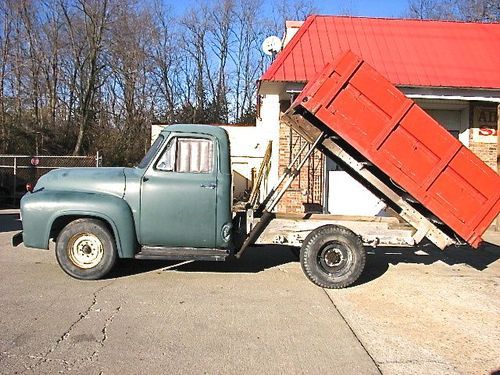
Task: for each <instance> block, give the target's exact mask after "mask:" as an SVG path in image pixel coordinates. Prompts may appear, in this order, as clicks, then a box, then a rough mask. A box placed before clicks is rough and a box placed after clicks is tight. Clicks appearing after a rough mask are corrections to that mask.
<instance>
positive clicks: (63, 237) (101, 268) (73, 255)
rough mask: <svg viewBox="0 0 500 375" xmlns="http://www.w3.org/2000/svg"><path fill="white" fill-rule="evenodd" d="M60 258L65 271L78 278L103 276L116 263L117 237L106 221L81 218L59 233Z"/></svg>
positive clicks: (58, 258)
mask: <svg viewBox="0 0 500 375" xmlns="http://www.w3.org/2000/svg"><path fill="white" fill-rule="evenodd" d="M56 258H57V262H58V263H59V265H60V266H61V268H62V269H63V270H64V272H66V273H67V274H68V275H70V276H72V277H74V278H76V279H80V280H96V279H100V278H102V277H104V276H105V275H106V274H107V273H108V272H109V271H110V270H111V269H112V268H113V266H114V264H115V262H116V258H117V251H116V244H115V240H114V238H113V236H112V234H111V233H110V231H109V230H108V228H107V227H106V225H105V224H104V223H103V222H102V221H100V220H96V219H78V220H75V221H72V222H71V223H69V224H68V225H66V226H65V227H64V228H63V230H62V231H61V233H59V236H58V237H57V241H56Z"/></svg>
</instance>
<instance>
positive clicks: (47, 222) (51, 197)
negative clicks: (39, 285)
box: [21, 190, 137, 258]
mask: <svg viewBox="0 0 500 375" xmlns="http://www.w3.org/2000/svg"><path fill="white" fill-rule="evenodd" d="M21 214H22V223H23V242H24V244H25V245H26V246H27V247H35V248H40V249H48V246H49V239H50V233H51V229H52V226H53V224H54V222H55V221H56V220H57V219H60V218H63V217H68V216H69V217H95V218H99V219H102V220H104V221H105V222H107V223H108V224H109V225H110V226H111V228H112V230H113V234H114V236H115V239H116V246H117V250H118V255H119V257H120V258H132V257H133V256H134V254H135V252H136V249H137V238H136V232H135V225H134V219H133V215H132V212H131V210H130V207H129V206H128V204H127V202H125V201H124V200H123V199H121V198H119V197H116V196H113V195H107V194H102V193H84V192H77V191H54V190H42V191H38V192H35V193H32V194H26V195H25V196H24V197H23V198H22V200H21Z"/></svg>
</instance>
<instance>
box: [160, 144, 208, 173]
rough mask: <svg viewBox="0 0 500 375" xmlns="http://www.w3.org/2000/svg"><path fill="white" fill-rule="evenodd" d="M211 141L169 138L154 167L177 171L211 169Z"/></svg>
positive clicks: (193, 171)
mask: <svg viewBox="0 0 500 375" xmlns="http://www.w3.org/2000/svg"><path fill="white" fill-rule="evenodd" d="M213 160H214V154H213V141H212V140H210V139H205V138H181V137H175V138H173V139H171V140H170V141H169V142H168V144H167V147H165V151H164V152H163V154H162V156H161V157H160V159H159V160H158V163H157V164H156V169H158V170H161V171H171V172H179V173H210V172H212V171H213Z"/></svg>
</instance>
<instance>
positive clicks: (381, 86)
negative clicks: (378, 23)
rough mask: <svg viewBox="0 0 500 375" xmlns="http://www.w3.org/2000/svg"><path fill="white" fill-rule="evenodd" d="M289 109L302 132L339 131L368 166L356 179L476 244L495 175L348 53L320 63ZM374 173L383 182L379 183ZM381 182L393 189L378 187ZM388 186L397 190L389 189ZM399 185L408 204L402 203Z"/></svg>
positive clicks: (495, 198)
mask: <svg viewBox="0 0 500 375" xmlns="http://www.w3.org/2000/svg"><path fill="white" fill-rule="evenodd" d="M296 114H299V115H301V116H302V117H303V118H304V119H305V120H306V121H301V120H297V119H295V120H291V121H288V122H289V123H290V124H291V126H292V127H293V128H295V130H297V131H298V132H299V133H300V134H302V135H306V138H307V133H310V132H311V131H312V132H314V131H313V130H314V129H313V127H315V128H316V129H317V132H319V131H320V130H321V131H324V132H326V134H327V135H329V136H330V139H335V138H336V137H338V138H337V139H338V140H339V142H341V143H342V142H345V143H346V144H348V145H349V146H352V148H353V149H354V150H355V154H356V155H352V153H351V155H350V156H352V157H353V158H351V159H352V160H354V159H356V161H358V162H361V163H364V162H365V163H370V164H371V165H373V166H374V169H375V171H372V172H366V173H367V175H366V176H368V177H364V176H363V173H361V172H360V173H357V177H358V180H361V182H367V183H368V184H369V185H370V184H371V185H374V187H375V190H378V191H382V195H385V196H386V197H387V196H389V198H390V200H392V201H393V202H394V201H396V203H397V204H398V205H399V206H401V207H403V209H404V210H406V211H407V212H408V213H409V214H411V215H413V212H411V213H410V211H412V210H415V211H418V212H417V216H419V215H420V219H418V218H416V219H415V220H414V221H415V222H418V221H421V218H422V217H427V218H429V214H430V213H432V214H433V215H435V216H436V217H437V218H439V219H440V221H441V222H442V223H444V224H445V226H443V227H446V228H447V229H450V230H451V231H452V232H453V233H452V234H450V232H451V231H449V230H445V232H446V233H447V235H448V236H449V237H452V238H453V237H455V236H454V234H457V235H458V236H460V237H461V238H462V239H463V240H465V241H466V242H467V243H469V244H470V245H471V246H473V247H478V246H479V244H480V242H481V235H482V234H483V233H484V232H485V230H486V229H487V228H488V226H489V225H490V224H491V222H492V221H493V219H494V218H495V217H496V216H497V215H498V213H499V210H500V177H499V176H498V174H497V173H496V172H495V171H493V170H492V169H491V168H489V167H488V166H487V165H486V164H484V163H483V162H482V161H481V160H480V159H479V158H478V157H477V156H476V155H474V154H473V153H472V152H471V151H470V150H468V149H467V148H466V147H465V146H464V145H462V143H460V142H459V141H458V140H457V139H455V138H454V137H453V136H452V135H451V134H450V133H449V132H448V131H447V130H446V129H445V128H443V127H442V126H441V125H440V124H439V123H437V122H436V121H435V120H434V119H432V118H431V117H430V116H429V115H428V114H426V113H425V112H424V111H423V110H422V109H421V108H420V107H419V106H418V105H416V104H415V102H413V101H412V100H411V99H408V98H407V97H406V96H405V95H404V94H403V93H402V92H401V91H399V90H398V89H397V88H396V87H395V86H393V85H392V84H391V83H390V82H389V81H388V80H387V79H385V78H384V77H383V76H381V75H380V74H379V73H378V72H376V71H375V70H374V69H373V68H372V67H371V66H369V65H368V64H367V63H366V62H364V61H363V60H361V59H360V58H359V57H358V56H356V55H354V54H353V53H351V52H347V53H345V54H344V55H342V56H340V57H339V58H337V59H336V60H335V61H334V63H332V64H329V65H327V66H326V67H325V69H324V70H323V71H322V73H321V74H320V75H319V76H318V77H317V78H316V79H315V80H314V81H311V82H309V83H308V84H307V85H306V87H305V88H304V89H303V91H302V92H301V94H300V95H299V96H298V97H297V99H296V100H295V101H294V103H293V104H292V106H291V108H290V110H289V111H288V112H287V115H288V117H289V120H290V119H291V118H292V117H294V116H295V115H296ZM286 117H287V116H285V118H286ZM295 117H296V116H295ZM313 136H314V135H313ZM328 142H330V145H329V146H328ZM337 145H338V143H335V142H334V141H332V140H328V141H325V142H324V146H325V147H326V148H327V149H330V150H331V151H332V153H333V154H341V153H343V154H345V152H343V150H337V151H336V152H334V151H335V149H336V148H338V147H337ZM357 153H359V154H360V155H357ZM360 156H361V157H360ZM360 159H365V161H363V160H360ZM346 160H347V159H346ZM349 160H350V159H349ZM344 161H345V160H344ZM353 163H355V162H354V161H353ZM354 169H356V168H354ZM357 169H358V170H359V171H361V168H357ZM373 176H376V177H373ZM372 180H373V181H372ZM379 180H381V181H383V182H385V183H382V185H383V188H381V187H380V186H378V185H379V184H380V181H379ZM387 181H391V182H392V183H393V185H394V186H396V187H397V188H395V189H392V188H388V189H389V190H390V191H389V193H387V192H386V191H384V190H387V189H386V188H387V185H389V184H387ZM395 191H397V194H396V195H397V196H396V195H394V194H392V192H395ZM402 192H405V193H407V195H408V196H407V197H406V198H405V200H409V201H410V202H413V203H414V204H411V205H410V206H408V205H407V204H403V203H402V202H403V198H401V197H404V194H402ZM391 194H392V196H391ZM399 203H401V204H399ZM419 207H420V209H419ZM402 217H403V218H404V219H405V220H406V218H405V217H404V215H403V216H402ZM411 224H413V225H415V223H411ZM431 226H432V225H431ZM429 228H430V227H427V228H426V229H423V232H425V231H427V230H429ZM431 229H432V228H431ZM434 229H435V228H434ZM437 231H438V232H439V230H437ZM424 235H425V236H428V233H427V232H425V233H424ZM417 242H418V241H417ZM434 242H435V243H436V241H434ZM448 242H449V241H448ZM448 244H449V243H448ZM438 246H439V245H438ZM440 247H443V246H440Z"/></svg>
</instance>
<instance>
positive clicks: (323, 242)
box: [300, 225, 366, 289]
mask: <svg viewBox="0 0 500 375" xmlns="http://www.w3.org/2000/svg"><path fill="white" fill-rule="evenodd" d="M365 263H366V252H365V250H364V247H363V243H362V242H361V239H360V238H359V237H358V236H357V235H356V234H355V233H354V232H352V231H351V230H349V229H347V228H345V227H341V226H337V225H324V226H322V227H319V228H316V229H315V230H313V231H312V232H311V233H309V235H308V236H307V237H306V239H305V240H304V243H303V244H302V248H301V249H300V264H301V266H302V270H303V271H304V273H305V274H306V276H307V277H308V279H309V280H311V281H312V282H313V283H314V284H316V285H318V286H320V287H322V288H329V289H340V288H345V287H347V286H349V285H351V284H352V283H354V282H355V281H356V280H357V279H358V278H359V276H360V275H361V273H362V272H363V269H364V267H365Z"/></svg>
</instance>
